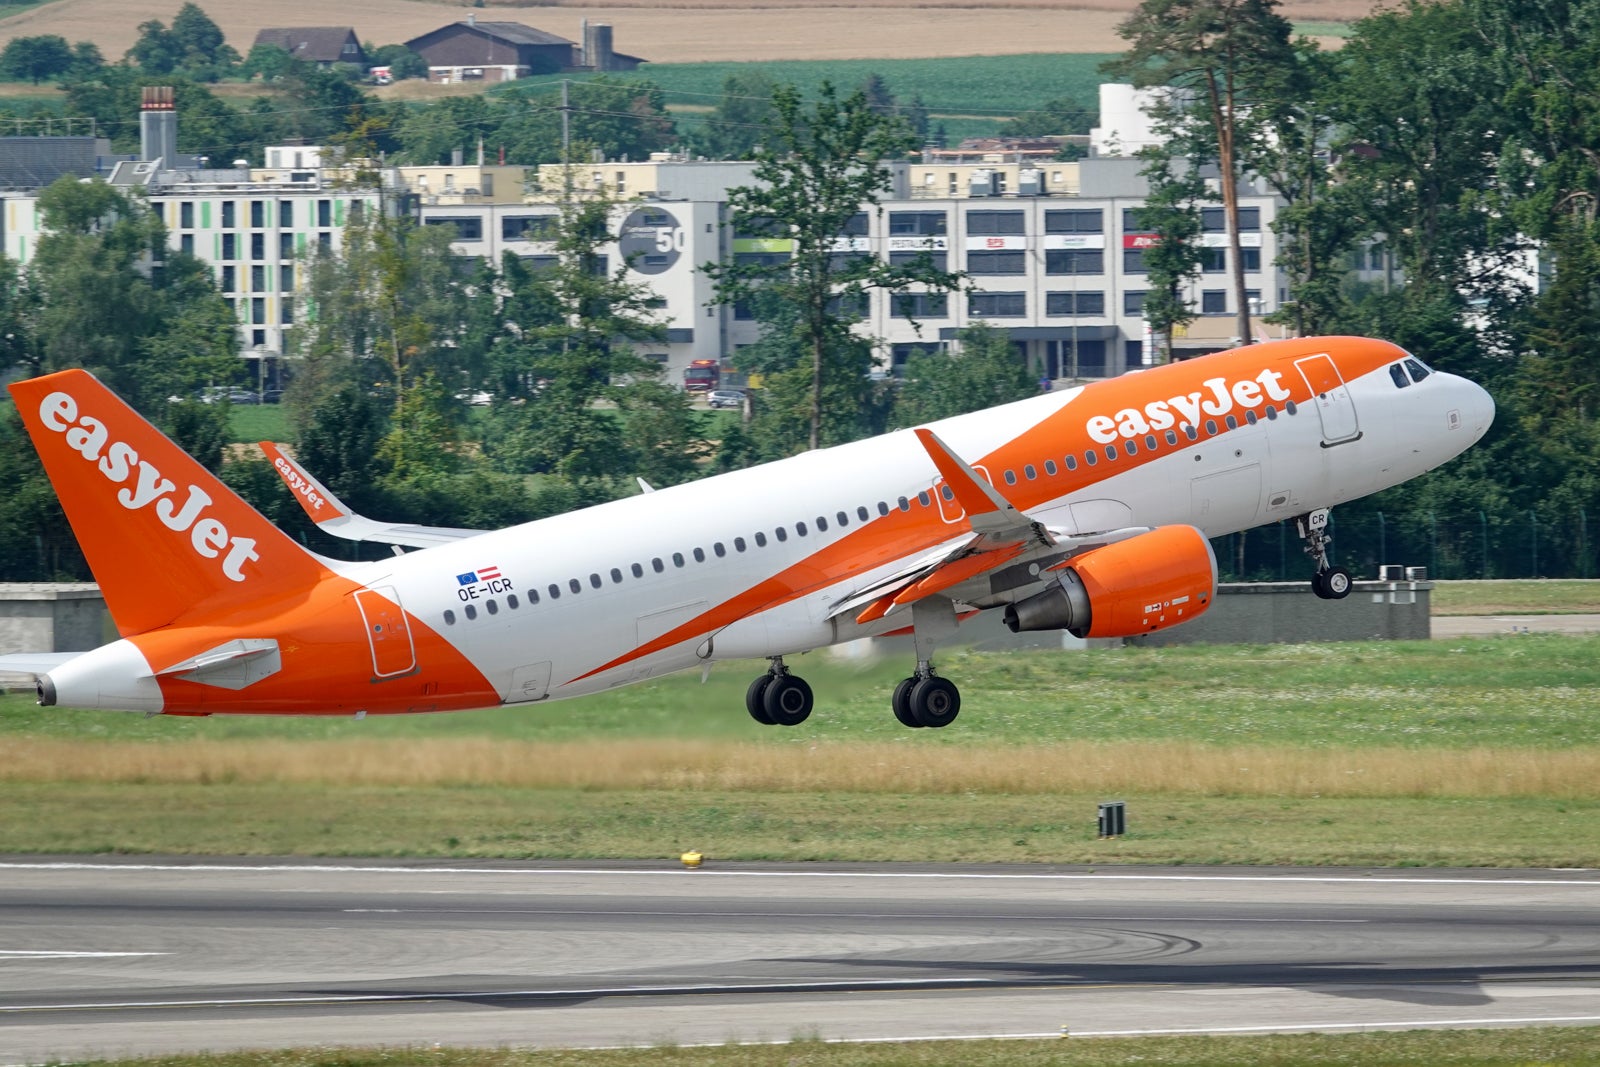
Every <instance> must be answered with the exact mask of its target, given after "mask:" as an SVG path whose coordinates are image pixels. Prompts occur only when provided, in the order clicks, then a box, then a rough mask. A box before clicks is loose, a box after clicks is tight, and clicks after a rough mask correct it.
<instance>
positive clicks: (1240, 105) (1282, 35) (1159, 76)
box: [1106, 0, 1292, 344]
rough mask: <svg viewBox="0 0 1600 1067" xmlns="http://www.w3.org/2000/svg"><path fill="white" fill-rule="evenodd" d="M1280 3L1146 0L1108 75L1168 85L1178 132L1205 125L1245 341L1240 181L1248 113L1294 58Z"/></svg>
mask: <svg viewBox="0 0 1600 1067" xmlns="http://www.w3.org/2000/svg"><path fill="white" fill-rule="evenodd" d="M1277 6H1278V5H1277V0H1142V2H1141V3H1140V5H1139V8H1138V10H1137V11H1135V12H1134V13H1133V14H1132V15H1130V16H1129V17H1128V18H1127V19H1126V20H1125V21H1123V23H1122V24H1121V25H1119V26H1118V27H1117V32H1118V33H1119V34H1120V35H1121V36H1122V37H1123V38H1124V39H1125V40H1127V41H1129V42H1130V46H1129V49H1128V52H1127V53H1126V54H1125V55H1123V56H1122V57H1121V58H1120V59H1118V60H1115V61H1113V62H1111V63H1108V64H1107V65H1106V69H1107V70H1108V72H1110V73H1113V74H1115V75H1117V76H1120V77H1124V78H1128V79H1129V80H1131V81H1132V82H1133V84H1134V85H1136V86H1139V87H1141V88H1148V87H1151V86H1167V87H1169V88H1171V89H1173V90H1176V91H1177V92H1175V93H1174V95H1172V96H1171V97H1169V98H1168V109H1167V113H1166V124H1167V125H1168V126H1169V127H1170V128H1172V129H1174V130H1178V129H1181V128H1183V127H1185V126H1189V125H1193V124H1194V123H1195V122H1196V121H1197V120H1198V121H1201V122H1203V125H1204V126H1206V127H1208V128H1209V130H1210V132H1211V145H1212V147H1213V149H1214V150H1215V153H1216V159H1217V165H1218V169H1220V170H1221V172H1222V181H1221V185H1222V207H1223V212H1224V214H1225V216H1226V218H1227V225H1228V246H1229V256H1230V264H1231V267H1232V272H1233V289H1234V299H1235V302H1236V303H1237V305H1238V309H1239V310H1238V335H1239V340H1240V341H1241V342H1242V343H1244V344H1249V343H1250V340H1251V336H1250V308H1249V305H1248V302H1247V301H1246V299H1245V287H1244V257H1243V256H1242V255H1241V246H1240V241H1239V189H1238V185H1239V180H1240V177H1241V175H1242V173H1243V169H1244V164H1245V163H1246V162H1247V158H1246V156H1247V155H1248V153H1247V151H1242V150H1243V149H1246V148H1247V146H1245V145H1242V144H1240V143H1239V133H1240V127H1241V124H1242V122H1243V119H1244V116H1245V115H1246V114H1247V113H1248V112H1249V109H1250V107H1251V106H1252V104H1253V103H1254V101H1255V100H1256V99H1257V97H1258V96H1259V95H1261V92H1262V89H1263V87H1264V86H1265V85H1266V84H1268V83H1269V82H1270V81H1271V79H1272V78H1273V77H1274V73H1275V72H1276V71H1277V70H1278V69H1279V68H1281V67H1282V66H1283V65H1284V64H1286V63H1288V62H1290V61H1291V59H1292V54H1291V48H1290V43H1289V38H1290V30H1291V27H1290V25H1289V21H1288V20H1287V19H1285V18H1284V17H1283V16H1282V15H1279V14H1278V13H1277Z"/></svg>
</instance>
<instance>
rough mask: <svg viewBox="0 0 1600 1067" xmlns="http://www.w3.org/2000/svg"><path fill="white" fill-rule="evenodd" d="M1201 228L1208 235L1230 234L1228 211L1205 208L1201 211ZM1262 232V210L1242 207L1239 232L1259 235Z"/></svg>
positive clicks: (1225, 209)
mask: <svg viewBox="0 0 1600 1067" xmlns="http://www.w3.org/2000/svg"><path fill="white" fill-rule="evenodd" d="M1200 228H1201V229H1203V230H1204V231H1205V232H1206V233H1227V232H1228V210H1227V208H1220V207H1203V208H1201V209H1200ZM1260 230H1261V209H1260V208H1258V207H1242V208H1240V209H1239V232H1240V233H1258V232H1260Z"/></svg>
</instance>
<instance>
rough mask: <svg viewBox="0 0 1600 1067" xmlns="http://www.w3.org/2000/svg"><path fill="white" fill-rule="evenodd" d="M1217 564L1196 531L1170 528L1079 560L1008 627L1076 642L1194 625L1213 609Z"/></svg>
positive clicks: (1016, 609)
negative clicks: (1061, 634) (1058, 633)
mask: <svg viewBox="0 0 1600 1067" xmlns="http://www.w3.org/2000/svg"><path fill="white" fill-rule="evenodd" d="M1216 591H1217V557H1216V555H1215V554H1214V553H1212V551H1211V542H1209V541H1207V540H1206V537H1205V534H1203V533H1201V532H1200V531H1199V530H1197V529H1195V528H1194V527H1193V526H1162V527H1160V528H1158V529H1155V530H1151V531H1149V532H1148V533H1142V534H1140V535H1139V536H1137V537H1130V538H1129V539H1128V540H1126V541H1118V542H1116V543H1115V544H1110V545H1104V546H1102V547H1100V548H1096V549H1091V550H1090V551H1088V552H1085V553H1084V554H1083V555H1081V556H1076V557H1074V558H1073V560H1072V563H1071V566H1069V567H1066V568H1064V569H1063V570H1062V571H1061V572H1060V573H1059V574H1057V575H1055V577H1054V580H1053V581H1052V582H1051V584H1050V585H1049V586H1048V587H1047V588H1046V589H1045V590H1044V591H1043V592H1041V593H1035V594H1034V595H1032V596H1030V597H1028V598H1027V599H1025V600H1020V601H1018V602H1017V603H1015V604H1009V605H1007V606H1006V610H1005V621H1006V625H1007V626H1009V627H1010V628H1011V632H1012V633H1020V632H1021V631H1023V630H1066V631H1067V632H1068V633H1070V634H1072V635H1073V636H1074V637H1080V638H1084V637H1133V636H1135V635H1137V634H1148V633H1154V632H1156V631H1157V630H1165V629H1167V628H1168V627H1169V626H1176V625H1178V624H1179V623H1180V622H1187V621H1189V620H1190V619H1193V618H1195V617H1196V616H1198V615H1199V614H1200V613H1202V612H1203V611H1205V610H1206V609H1207V608H1209V607H1210V606H1211V601H1212V598H1213V597H1215V595H1216Z"/></svg>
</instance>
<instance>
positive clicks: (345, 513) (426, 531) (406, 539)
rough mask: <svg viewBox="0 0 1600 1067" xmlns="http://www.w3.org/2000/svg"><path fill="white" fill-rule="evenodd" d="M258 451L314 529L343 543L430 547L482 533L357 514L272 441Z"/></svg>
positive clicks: (264, 443)
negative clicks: (380, 520) (365, 542)
mask: <svg viewBox="0 0 1600 1067" xmlns="http://www.w3.org/2000/svg"><path fill="white" fill-rule="evenodd" d="M261 451H263V452H265V453H266V454H267V459H269V460H271V461H272V469H273V470H275V471H277V472H278V477H280V478H282V479H283V484H285V485H287V486H288V487H289V492H291V493H293V494H294V498H295V500H296V501H297V502H298V503H299V505H300V507H301V509H302V510H304V511H305V513H306V514H307V515H308V516H310V518H311V521H312V522H314V523H316V524H317V529H319V530H321V531H323V532H324V533H328V534H332V535H333V536H334V537H342V538H344V539H345V540H346V541H376V542H378V543H379V544H384V545H407V546H410V547H412V548H432V547H434V546H435V545H446V544H449V543H450V542H452V541H460V540H462V539H463V538H467V537H476V536H478V535H479V534H481V533H485V532H486V531H484V530H466V529H458V528H455V527H449V526H417V525H415V524H413V523H387V522H379V521H377V520H376V519H369V518H367V517H366V516H364V515H357V514H356V513H355V512H353V511H351V510H350V508H349V507H347V506H346V505H345V503H344V501H342V500H340V499H339V498H338V497H337V496H334V495H333V493H332V492H331V491H330V490H329V489H328V488H327V487H326V486H325V485H323V484H322V483H321V482H319V481H317V480H316V479H315V478H313V477H312V476H311V474H310V472H308V471H307V470H306V469H305V468H304V467H302V466H300V464H298V463H296V462H295V461H294V460H292V459H290V458H289V457H288V455H286V454H285V453H284V451H283V449H281V448H279V447H278V446H277V445H275V444H273V443H272V442H271V441H262V442H261Z"/></svg>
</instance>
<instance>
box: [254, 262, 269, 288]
mask: <svg viewBox="0 0 1600 1067" xmlns="http://www.w3.org/2000/svg"><path fill="white" fill-rule="evenodd" d="M266 290H267V268H266V267H263V266H261V265H259V264H257V265H256V266H254V267H251V268H250V291H251V292H253V293H264V292H266Z"/></svg>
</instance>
